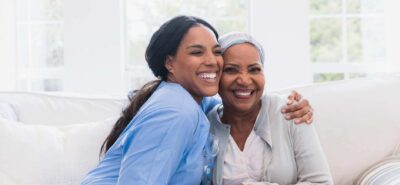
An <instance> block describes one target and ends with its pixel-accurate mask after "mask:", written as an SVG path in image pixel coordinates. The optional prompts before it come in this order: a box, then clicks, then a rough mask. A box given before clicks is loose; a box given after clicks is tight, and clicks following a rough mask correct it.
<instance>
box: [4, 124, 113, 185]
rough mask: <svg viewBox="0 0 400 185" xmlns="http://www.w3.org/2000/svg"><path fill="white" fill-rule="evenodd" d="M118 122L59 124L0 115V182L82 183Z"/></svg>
mask: <svg viewBox="0 0 400 185" xmlns="http://www.w3.org/2000/svg"><path fill="white" fill-rule="evenodd" d="M115 121H116V118H109V119H106V120H102V121H97V122H91V123H84V124H75V125H69V126H61V127H56V126H45V125H26V124H15V123H16V122H15V121H11V120H6V119H2V118H0V146H1V147H2V149H1V150H0V164H1V165H0V184H9V183H11V184H21V185H23V184H30V185H36V184H37V185H39V184H41V185H46V184H79V182H80V181H81V180H82V179H83V178H84V176H85V174H86V173H87V172H88V171H89V170H90V169H92V168H94V167H95V166H96V165H97V164H98V161H99V150H100V146H101V144H102V142H103V141H104V139H105V138H106V136H107V134H108V132H109V131H110V129H111V127H112V125H113V124H114V123H115Z"/></svg>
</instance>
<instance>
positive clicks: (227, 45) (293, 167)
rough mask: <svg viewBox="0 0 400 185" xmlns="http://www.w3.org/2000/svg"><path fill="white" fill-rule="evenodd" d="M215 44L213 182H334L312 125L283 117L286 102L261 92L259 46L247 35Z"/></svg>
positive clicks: (223, 184)
mask: <svg viewBox="0 0 400 185" xmlns="http://www.w3.org/2000/svg"><path fill="white" fill-rule="evenodd" d="M219 43H220V45H221V48H222V51H223V58H224V67H223V72H222V76H221V81H220V86H219V95H220V96H221V98H222V102H223V105H219V106H216V107H215V108H214V109H213V110H212V111H211V112H210V113H209V114H208V118H209V120H210V123H211V132H212V133H213V134H215V137H217V138H218V141H219V142H218V144H219V153H218V156H217V162H216V168H215V170H214V179H213V183H214V185H239V184H243V185H250V184H251V185H272V184H273V185H277V184H279V185H282V184H333V182H332V178H331V175H330V172H329V168H328V164H327V162H326V160H325V157H324V154H323V152H322V149H321V146H320V144H319V141H318V137H317V134H316V132H315V130H314V128H313V126H312V125H305V124H302V125H295V124H294V123H293V121H287V120H286V119H285V118H284V115H282V114H281V113H280V109H281V107H282V106H283V105H285V103H286V100H285V99H282V98H281V97H279V96H273V95H269V94H266V95H264V86H265V78H264V70H263V62H264V57H263V55H264V52H263V49H262V47H261V45H260V44H258V43H257V42H256V41H255V40H254V39H253V38H252V37H251V36H249V35H247V34H245V33H231V34H228V35H225V36H223V37H221V38H220V39H219Z"/></svg>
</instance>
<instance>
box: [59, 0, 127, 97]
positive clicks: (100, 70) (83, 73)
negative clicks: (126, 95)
mask: <svg viewBox="0 0 400 185" xmlns="http://www.w3.org/2000/svg"><path fill="white" fill-rule="evenodd" d="M122 2H123V1H122V0H84V1H82V0H66V1H64V43H65V44H64V56H65V80H64V90H65V91H68V92H79V93H101V94H119V93H122V92H124V85H125V84H124V79H123V75H124V62H123V55H124V54H123V45H122V42H123V39H122V33H123V27H122V25H123V20H122V19H121V16H122V15H123V12H122V11H123V8H121V7H122V6H121V3H122Z"/></svg>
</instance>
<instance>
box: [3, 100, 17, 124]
mask: <svg viewBox="0 0 400 185" xmlns="http://www.w3.org/2000/svg"><path fill="white" fill-rule="evenodd" d="M0 118H4V119H9V120H14V121H18V116H17V112H16V111H15V108H14V107H13V106H12V105H11V104H9V103H4V102H0Z"/></svg>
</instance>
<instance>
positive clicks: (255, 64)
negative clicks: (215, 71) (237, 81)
mask: <svg viewBox="0 0 400 185" xmlns="http://www.w3.org/2000/svg"><path fill="white" fill-rule="evenodd" d="M226 65H230V66H234V67H239V65H237V64H230V63H227V64H226ZM254 66H262V65H261V64H260V62H259V61H257V63H254V64H250V65H249V66H248V67H254Z"/></svg>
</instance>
